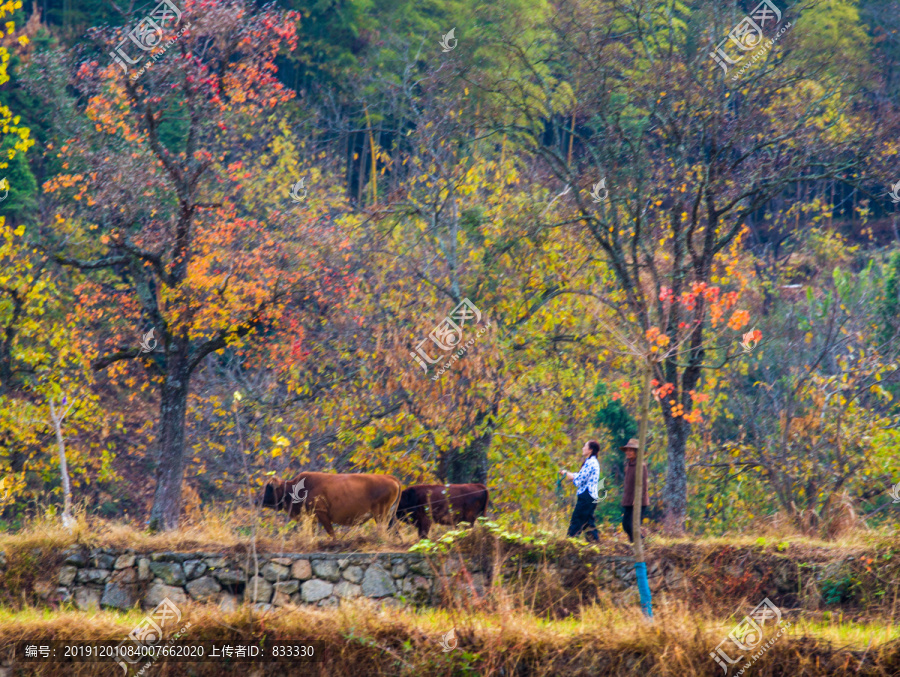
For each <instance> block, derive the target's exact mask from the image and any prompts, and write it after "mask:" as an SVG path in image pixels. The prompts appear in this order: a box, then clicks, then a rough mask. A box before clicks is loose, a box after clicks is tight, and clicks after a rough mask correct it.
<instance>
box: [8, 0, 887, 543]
mask: <svg viewBox="0 0 900 677" xmlns="http://www.w3.org/2000/svg"><path fill="white" fill-rule="evenodd" d="M173 2H174V4H176V5H177V7H178V8H179V10H180V13H181V16H180V18H179V19H178V22H177V23H176V22H173V23H170V24H166V25H165V26H164V31H163V32H164V34H165V42H164V43H160V47H158V49H157V51H156V52H154V54H156V55H157V56H158V58H156V57H154V58H155V60H154V61H152V63H150V60H149V59H148V63H150V65H149V66H148V67H145V68H140V71H143V72H140V73H139V66H140V64H138V65H136V66H130V68H129V70H128V71H124V70H123V68H121V67H120V66H119V65H117V64H116V63H115V62H114V60H113V57H112V56H110V53H111V52H112V51H113V50H114V49H115V47H116V45H117V44H120V43H121V41H122V40H123V39H125V38H126V35H127V34H128V32H129V31H131V30H132V29H133V27H135V26H138V24H139V22H141V21H142V19H143V18H144V17H145V16H147V15H148V14H149V13H150V12H151V10H153V9H154V7H156V6H157V5H158V3H153V2H151V3H149V4H146V5H138V4H136V3H134V2H133V1H132V2H130V3H129V4H126V3H124V2H121V1H120V0H119V1H117V2H113V1H112V0H108V1H104V0H83V1H81V2H78V3H75V2H72V1H71V0H64V2H55V1H48V0H44V1H43V2H40V3H35V4H34V5H32V6H31V7H28V6H23V5H22V3H21V2H12V1H11V2H8V3H7V4H6V5H3V10H4V11H5V12H6V17H5V20H6V21H10V22H12V23H11V24H7V25H6V28H5V31H3V35H0V45H2V47H3V54H4V56H3V64H2V67H3V72H4V73H5V74H4V75H3V76H2V77H0V80H2V81H3V84H2V86H0V103H2V106H3V108H2V110H0V116H2V117H3V128H2V144H3V148H4V150H6V151H7V152H6V153H5V154H4V155H5V156H4V157H3V158H2V163H0V164H3V165H5V167H3V168H0V172H2V174H3V177H4V178H5V179H6V182H7V185H8V196H7V197H6V199H4V200H3V201H2V202H0V216H2V217H3V219H4V223H3V226H2V229H0V230H2V240H0V325H2V327H0V520H2V521H0V524H2V525H3V526H4V527H5V528H7V529H11V528H16V527H17V525H19V524H20V523H21V521H22V520H23V519H24V518H25V517H27V516H28V515H31V514H35V513H46V512H47V511H50V512H51V514H53V513H54V511H56V514H62V513H63V511H64V510H66V508H67V503H68V501H67V500H66V495H67V494H70V496H71V502H72V503H73V504H74V506H75V508H76V509H77V508H78V507H79V506H81V509H84V510H86V511H87V512H88V513H90V514H96V515H99V516H105V517H110V518H112V517H114V518H116V519H123V518H124V519H126V520H134V521H135V522H137V523H139V524H141V525H143V524H145V523H147V524H150V525H151V526H152V527H154V528H162V529H168V528H172V527H174V526H176V525H177V523H178V520H179V519H180V518H182V517H184V516H186V515H191V514H194V513H196V512H197V511H198V510H200V509H201V508H202V507H204V506H205V507H210V506H212V507H219V508H221V507H224V506H229V505H236V504H239V503H241V502H246V501H247V498H248V495H250V494H251V493H253V492H255V491H256V488H258V487H259V486H260V485H261V483H262V482H263V481H264V480H265V479H266V477H267V476H269V475H271V474H273V473H274V474H277V475H279V476H283V475H292V474H294V473H296V472H298V471H300V470H304V469H309V470H336V471H339V472H386V473H391V474H394V475H395V476H396V477H398V478H399V479H400V480H401V481H403V482H404V483H415V482H426V481H436V480H437V481H442V482H468V481H479V482H485V483H486V484H487V485H488V486H489V487H490V489H491V492H492V502H493V504H494V506H495V509H496V510H497V511H498V512H500V513H503V514H508V515H511V516H514V517H516V518H517V519H520V520H522V521H534V520H536V519H537V518H538V515H539V514H540V513H541V512H542V511H544V510H546V509H547V508H548V507H550V508H552V507H554V506H559V505H560V501H561V498H560V492H558V490H557V469H558V467H559V466H560V465H564V466H566V467H568V468H569V469H570V470H575V469H577V458H578V457H577V452H578V450H580V449H581V446H582V444H583V443H584V440H586V439H590V438H594V437H595V438H597V439H599V440H601V443H602V445H603V448H604V450H603V452H602V453H601V457H602V461H601V465H602V468H603V470H604V472H606V473H607V474H606V488H608V489H609V490H610V491H609V499H608V500H607V501H605V502H604V503H602V504H601V505H600V510H601V512H602V514H604V515H606V516H608V517H610V518H613V519H617V516H618V514H619V508H618V500H619V497H620V495H621V494H620V492H621V482H622V474H623V469H622V462H623V459H622V455H621V453H620V452H619V451H618V447H619V446H620V445H621V444H623V443H624V442H625V441H626V440H628V439H629V438H631V437H635V436H636V435H637V430H638V427H637V420H638V418H639V410H640V404H641V395H642V384H643V383H644V378H645V377H646V378H647V379H648V380H649V382H650V383H651V387H652V390H653V392H652V396H651V397H650V400H649V401H650V422H649V437H650V441H649V446H648V454H649V456H648V459H649V465H650V498H651V504H652V505H651V519H652V520H653V522H655V523H658V524H660V525H665V526H666V528H667V529H669V530H671V531H672V532H675V533H678V532H680V531H682V530H687V531H688V532H691V533H696V534H701V533H723V532H726V531H732V532H734V531H740V530H742V529H744V528H746V527H747V525H749V524H751V523H752V522H753V521H754V520H757V519H760V518H763V517H771V516H774V515H778V516H779V518H783V519H784V520H787V521H789V522H791V523H793V524H794V525H795V526H797V527H799V528H802V529H806V530H810V531H811V532H818V533H822V534H825V535H827V534H829V533H831V532H833V531H834V529H836V528H837V527H836V526H835V525H836V524H838V523H839V522H841V520H846V518H847V516H848V515H851V514H852V515H856V516H857V517H862V518H864V519H865V520H866V522H867V523H868V524H869V525H876V524H879V523H883V522H885V521H891V520H893V519H896V516H897V514H898V513H897V511H898V506H897V505H895V504H894V502H893V501H892V496H891V493H890V492H891V488H892V485H894V484H896V483H898V482H900V431H898V429H897V426H898V414H900V408H898V404H897V401H896V400H897V398H898V397H900V385H898V373H897V364H898V346H900V342H898V332H900V230H898V210H900V204H898V202H900V198H898V199H897V200H896V201H894V200H893V199H892V198H891V196H890V192H891V190H892V187H893V186H894V184H898V182H900V158H898V154H900V115H898V113H900V13H898V12H897V11H896V4H895V3H893V2H889V1H888V0H821V1H818V2H816V1H815V0H810V1H808V2H793V1H790V2H788V1H787V0H778V2H777V3H776V5H777V7H778V8H779V9H780V11H781V12H782V13H783V17H782V19H781V22H780V23H779V26H783V25H784V24H787V23H790V27H789V28H788V29H787V30H786V31H784V33H783V34H782V35H781V36H780V37H779V38H778V41H777V42H776V43H775V44H774V45H773V47H772V48H771V50H769V51H768V53H766V54H765V56H764V57H763V58H760V59H758V60H757V61H756V62H755V63H753V64H751V65H749V66H748V67H747V68H746V70H744V71H741V68H742V67H743V66H744V65H745V64H747V63H748V61H749V57H747V58H745V60H744V61H742V62H741V63H740V64H738V65H733V66H731V67H730V69H729V71H728V72H727V73H726V72H724V70H723V68H722V67H720V66H719V65H717V64H716V63H715V61H714V60H713V59H712V58H711V56H710V52H711V51H712V50H713V49H714V48H715V45H716V44H719V43H720V42H721V40H722V39H723V38H725V37H726V36H727V35H728V32H729V31H731V30H732V28H733V27H735V26H736V25H738V24H739V23H740V22H741V20H742V19H743V18H744V17H745V16H746V15H748V14H749V13H750V12H751V11H752V10H753V9H754V7H756V6H757V5H758V4H759V3H758V2H757V1H756V0H754V1H753V2H733V1H729V2H715V1H713V0H701V1H697V2H681V1H679V0H599V1H598V0H592V1H591V2H588V1H587V0H559V1H558V2H553V3H551V2H546V1H545V0H498V1H497V2H490V3H477V2H469V1H468V0H448V1H446V2H405V1H399V2H398V1H396V0H394V1H391V2H388V1H386V0H335V1H334V2H328V3H322V2H309V1H307V0H281V1H280V2H276V3H272V4H268V5H257V4H253V3H251V2H245V1H242V0H234V1H232V0H200V1H194V0H177V1H174V0H173ZM186 25H189V28H187V29H185V28H184V27H185V26H186ZM770 25H771V22H770ZM776 28H777V27H776ZM451 29H452V30H453V35H452V36H450V38H449V39H448V37H447V36H448V33H449V32H450V31H451ZM778 30H780V29H778ZM765 32H766V38H767V39H768V38H772V37H773V36H774V35H775V34H776V33H777V30H776V29H775V28H772V29H770V28H769V27H768V26H767V27H766V29H765ZM176 36H177V37H176ZM170 40H172V42H170ZM451 45H452V47H451ZM134 51H135V50H134V49H132V50H131V52H132V53H134ZM146 54H151V52H147V53H146ZM138 73H139V74H138ZM735 76H736V77H735ZM301 179H302V184H300V183H299V182H300V180H301ZM292 191H293V195H294V197H292ZM894 192H895V193H900V184H898V188H897V189H894ZM465 300H468V302H469V303H470V304H472V305H473V306H475V307H477V309H478V311H479V315H480V317H479V318H477V319H476V318H474V317H469V324H466V325H465V326H464V328H463V334H462V339H461V343H466V342H467V341H469V340H470V339H472V338H475V340H474V342H472V343H471V344H470V346H469V347H468V349H467V351H466V352H465V354H464V355H462V356H460V357H459V359H457V360H456V361H453V362H452V364H449V366H448V367H447V368H446V371H445V372H444V373H442V374H440V375H438V371H439V366H440V365H439V363H438V357H440V358H441V359H440V362H449V355H450V354H451V353H450V352H449V351H447V352H443V353H442V352H441V350H440V349H439V348H438V347H437V344H436V343H435V342H434V341H433V340H426V339H427V338H428V337H429V335H430V334H431V333H432V330H434V329H435V328H436V327H438V326H439V325H441V323H442V322H443V321H444V319H445V318H447V317H448V316H450V315H451V314H452V313H453V311H454V310H455V309H457V308H459V307H460V304H463V303H464V301H465ZM445 326H446V325H445ZM151 330H152V332H153V333H152V335H151V334H150V332H151ZM445 337H449V338H448V341H447V345H448V346H452V345H454V341H455V340H456V339H458V338H459V336H458V334H457V335H452V332H451V334H445ZM423 340H426V342H425V344H422V341H423ZM742 343H743V345H742ZM421 346H424V347H423V350H422V352H425V353H426V354H427V355H428V356H429V357H428V359H427V361H428V362H429V363H428V364H426V360H425V359H419V356H421V352H419V353H417V352H416V351H417V348H419V347H421ZM431 360H434V361H435V362H434V363H431ZM651 379H652V380H651ZM182 478H183V481H182ZM67 488H68V491H67ZM248 488H250V489H251V490H252V491H251V492H248ZM563 496H564V497H565V498H566V499H568V498H570V497H571V495H570V494H564V495H563Z"/></svg>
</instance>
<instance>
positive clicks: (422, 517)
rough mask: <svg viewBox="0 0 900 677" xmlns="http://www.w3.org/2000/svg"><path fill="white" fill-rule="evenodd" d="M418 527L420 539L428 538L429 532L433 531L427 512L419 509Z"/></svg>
mask: <svg viewBox="0 0 900 677" xmlns="http://www.w3.org/2000/svg"><path fill="white" fill-rule="evenodd" d="M417 517H418V519H417V520H416V525H417V526H418V527H419V538H428V532H429V531H431V518H430V517H429V516H428V511H427V510H422V509H421V508H419V514H418V515H417Z"/></svg>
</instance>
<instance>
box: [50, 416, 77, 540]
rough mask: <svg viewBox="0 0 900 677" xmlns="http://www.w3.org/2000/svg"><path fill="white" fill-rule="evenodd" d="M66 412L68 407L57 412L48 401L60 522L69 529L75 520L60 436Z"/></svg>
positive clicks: (67, 465)
mask: <svg viewBox="0 0 900 677" xmlns="http://www.w3.org/2000/svg"><path fill="white" fill-rule="evenodd" d="M70 406H71V405H70ZM68 411H69V407H66V408H65V409H64V410H63V411H61V412H57V410H56V406H55V405H54V404H53V400H52V399H51V400H50V418H51V419H52V421H53V429H54V430H55V431H56V445H57V448H58V450H59V473H60V475H61V476H62V485H63V514H62V522H63V526H64V527H66V528H67V529H68V528H71V527H72V525H73V524H74V523H75V519H74V518H73V517H72V484H71V482H70V481H69V464H68V463H66V443H65V440H64V439H63V434H62V422H63V418H65V416H66V413H67V412H68Z"/></svg>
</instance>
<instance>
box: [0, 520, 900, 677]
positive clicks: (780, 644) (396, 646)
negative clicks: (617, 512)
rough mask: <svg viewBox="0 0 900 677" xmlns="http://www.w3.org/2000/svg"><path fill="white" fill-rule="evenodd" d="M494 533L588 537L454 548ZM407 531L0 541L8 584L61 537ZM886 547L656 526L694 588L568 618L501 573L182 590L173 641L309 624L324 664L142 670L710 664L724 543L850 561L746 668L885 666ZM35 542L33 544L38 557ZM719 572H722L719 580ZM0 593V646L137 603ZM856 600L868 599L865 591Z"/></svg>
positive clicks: (376, 542) (684, 667) (354, 532)
mask: <svg viewBox="0 0 900 677" xmlns="http://www.w3.org/2000/svg"><path fill="white" fill-rule="evenodd" d="M507 532H509V534H510V535H509V538H506V537H505V536H503V537H501V538H499V539H497V540H499V541H503V542H504V544H505V545H506V546H507V547H508V548H510V549H513V548H515V547H520V546H521V545H522V543H523V542H528V543H533V542H534V541H535V540H540V539H543V540H544V542H549V543H552V544H554V545H555V547H558V548H560V547H566V548H573V547H574V548H578V549H582V550H587V549H588V546H587V545H586V544H584V543H582V542H580V541H574V542H573V541H566V539H564V538H561V536H562V533H561V532H562V530H561V528H554V525H552V524H551V525H546V524H545V525H538V526H535V525H527V524H508V523H507V524H504V525H503V527H502V528H500V530H499V532H498V531H497V530H496V529H495V531H494V532H490V533H489V532H488V530H486V529H484V528H482V527H479V528H478V529H475V530H473V531H472V532H471V537H469V536H466V537H465V538H464V539H463V540H460V541H457V543H456V544H455V545H454V547H460V548H461V549H465V548H476V549H477V548H484V547H487V546H486V541H485V539H487V538H494V537H495V536H496V534H497V533H501V534H506V533H507ZM513 532H515V533H513ZM442 535H445V536H446V535H448V529H447V528H446V527H437V528H435V530H434V532H433V533H432V539H433V540H435V541H439V540H440V538H441V536H442ZM528 538H531V539H532V540H531V541H528V540H527V539H528ZM416 542H417V538H416V536H415V534H414V532H413V530H412V529H410V528H406V527H403V528H401V529H399V530H396V531H391V532H385V531H383V530H379V529H377V528H376V527H375V526H374V525H372V524H369V525H363V526H361V527H356V528H353V529H348V530H344V531H343V532H342V534H341V539H340V540H339V541H332V540H331V539H330V538H328V537H327V536H324V535H320V534H317V533H316V530H315V527H314V525H313V524H312V522H311V521H310V520H304V521H301V522H300V523H298V524H295V525H287V524H285V522H284V521H283V520H281V519H279V516H277V515H273V514H268V515H267V514H263V515H262V516H259V515H255V514H253V513H251V512H245V513H241V512H236V513H225V514H221V513H220V514H208V515H206V516H204V518H203V519H201V520H196V521H194V522H193V523H191V524H187V525H186V526H185V527H184V528H183V529H180V530H178V531H175V532H170V533H164V534H151V533H148V532H146V531H144V530H142V529H141V528H139V527H138V526H135V525H131V524H126V523H121V522H110V521H104V520H99V519H95V518H92V519H86V518H85V517H84V516H81V517H80V518H79V520H78V523H77V525H76V526H75V527H74V528H73V529H72V530H71V531H69V530H66V529H63V528H62V527H61V526H60V525H59V524H58V521H57V520H49V519H36V520H32V521H31V522H29V523H28V524H27V525H26V526H25V528H23V529H21V530H20V531H18V532H17V533H15V534H0V552H3V553H4V555H3V556H4V558H5V559H6V560H7V562H8V563H9V565H8V568H7V572H6V574H5V576H4V585H5V587H6V589H7V593H8V592H9V591H10V590H13V589H15V586H17V585H18V586H20V587H21V589H25V588H26V587H27V585H26V583H27V582H28V581H32V580H34V579H35V578H36V577H37V578H39V577H42V576H43V577H47V576H52V575H53V572H54V571H55V567H57V566H58V562H57V561H56V560H55V559H54V558H53V553H57V552H59V551H61V550H62V549H63V548H65V547H68V546H69V545H72V544H74V543H79V544H84V545H88V546H91V547H100V546H103V547H115V548H131V549H134V550H136V551H139V552H150V551H203V552H246V553H248V554H250V553H252V552H253V551H254V550H256V551H257V552H313V551H328V550H331V551H337V550H341V551H355V552H360V551H363V552H366V551H369V552H376V551H402V550H407V549H408V548H409V547H410V546H412V545H413V544H414V543H416ZM487 545H490V544H487ZM591 548H592V549H591V552H594V553H596V554H604V555H618V556H627V555H629V554H630V553H631V550H630V547H629V546H628V544H627V542H625V541H623V539H622V538H621V537H619V536H614V535H613V534H612V533H611V532H607V533H605V534H604V539H603V540H602V541H601V543H600V544H599V545H597V546H591ZM557 552H558V550H557ZM898 552H900V544H898V541H897V538H896V535H895V534H893V533H889V532H877V531H863V530H854V531H851V532H847V533H845V534H844V535H843V536H841V537H840V538H839V539H836V540H832V541H825V540H820V539H815V538H810V537H806V536H802V535H800V534H796V533H790V532H785V531H777V530H769V531H767V532H762V531H759V530H757V531H755V532H752V535H747V534H742V535H728V536H723V537H720V538H704V539H697V538H683V539H669V538H665V537H663V536H661V535H659V534H656V533H653V532H652V531H651V533H650V535H649V538H648V554H650V555H651V556H652V555H653V554H654V553H665V554H666V556H668V557H675V558H677V557H683V558H688V559H690V560H691V561H692V562H693V561H695V562H696V569H695V571H689V572H687V573H688V576H689V578H690V579H691V582H692V584H693V587H694V588H695V589H697V590H698V591H699V592H700V593H702V594H699V595H694V596H690V595H688V596H686V597H685V598H676V597H671V596H670V597H664V596H660V597H658V598H657V599H656V600H655V608H654V612H655V617H654V620H653V622H652V623H651V622H648V621H646V620H645V619H644V618H643V617H642V616H641V615H640V613H639V612H638V610H637V607H636V606H627V605H626V606H622V605H621V604H619V603H614V602H613V600H612V598H611V597H610V596H607V595H604V594H601V595H600V596H599V597H597V598H596V599H593V600H592V601H591V602H590V603H589V604H585V605H583V606H581V607H580V608H577V610H576V611H575V613H572V614H571V615H569V616H568V617H560V615H559V614H553V613H547V612H546V611H545V610H544V609H540V608H538V607H537V606H535V604H534V602H533V599H534V598H533V597H530V596H529V595H528V594H524V593H523V591H522V590H518V589H513V588H506V587H504V585H500V586H494V587H493V588H492V589H491V591H490V594H489V595H488V596H487V597H486V598H485V599H484V600H483V601H482V602H481V603H479V604H478V605H472V604H465V605H460V606H456V607H452V608H440V609H427V608H426V609H419V610H413V609H408V610H400V609H396V608H392V607H388V608H382V607H380V606H379V605H377V604H375V603H372V602H365V601H361V602H357V603H354V604H348V605H345V606H342V607H341V608H339V609H311V608H306V607H304V608H295V607H283V608H279V609H277V610H275V611H261V610H258V609H255V608H253V607H250V606H244V607H241V608H239V609H238V610H237V611H234V612H225V611H222V610H220V609H218V608H217V607H214V606H211V605H201V604H191V603H189V604H187V605H186V606H185V608H184V609H183V613H184V620H185V621H188V620H189V621H190V622H191V624H192V625H191V627H190V629H189V631H188V633H187V634H186V636H185V637H184V638H183V639H184V641H202V640H234V641H236V640H242V641H260V640H273V639H312V640H316V641H317V642H319V643H320V646H321V647H322V651H323V655H324V656H325V657H326V658H325V660H324V661H323V662H321V663H312V664H304V665H302V666H300V665H297V666H293V667H287V666H285V665H283V664H251V663H232V664H223V663H165V664H164V663H162V662H159V663H157V664H155V665H154V666H153V667H152V673H151V674H158V675H171V676H175V675H178V676H180V675H193V676H197V677H201V676H206V675H228V674H242V675H244V676H245V677H259V676H261V675H276V674H277V675H283V674H304V675H329V676H331V677H341V676H343V675H348V676H350V675H353V676H354V677H356V676H358V675H421V674H428V675H434V676H438V675H659V676H661V677H663V676H664V677H668V676H675V675H678V676H679V677H680V676H682V675H720V674H722V670H721V668H720V667H719V666H718V665H716V664H715V663H714V662H713V660H712V659H711V658H710V652H711V651H713V649H714V648H715V647H716V646H717V645H718V644H719V643H720V642H721V641H722V640H723V639H725V637H726V636H727V634H728V633H729V632H730V631H731V630H732V628H734V626H735V625H736V624H737V623H738V622H739V621H740V619H741V618H742V617H743V615H744V614H745V613H747V612H748V611H749V610H750V608H752V607H753V606H754V605H755V604H756V603H757V602H758V601H759V599H756V598H755V597H754V596H753V595H752V594H750V593H748V592H747V589H745V588H740V587H728V585H727V583H728V582H727V581H720V580H716V579H709V580H710V581H711V582H710V583H709V584H707V583H705V581H706V580H707V579H704V578H703V577H702V575H701V573H700V572H702V570H703V566H704V565H705V564H708V563H709V562H711V561H713V560H715V558H716V557H718V556H720V555H721V554H722V553H730V554H732V555H734V554H735V553H737V555H739V556H740V557H741V558H743V560H744V561H753V562H756V563H757V564H759V563H762V564H763V565H764V566H765V565H767V563H768V562H769V561H771V562H773V563H776V562H777V563H780V564H784V562H785V561H788V562H790V561H791V560H796V561H797V562H798V565H797V566H798V567H799V566H804V565H805V563H809V562H832V561H846V562H849V563H850V565H852V566H853V567H855V568H853V569H852V571H853V572H855V573H853V574H852V576H853V577H854V578H853V580H854V583H853V585H854V586H856V587H853V586H851V588H850V589H851V591H852V592H853V596H852V597H851V598H850V600H849V601H846V602H841V603H833V604H817V605H807V604H805V603H804V604H801V605H799V606H798V608H786V607H782V609H783V611H784V617H785V619H787V620H789V621H790V622H791V626H790V627H789V628H788V629H787V630H786V632H785V633H784V635H783V636H781V637H780V638H779V639H778V640H777V641H775V642H774V644H773V645H772V646H771V647H770V648H768V650H767V651H766V652H765V653H764V654H763V655H762V656H761V657H760V658H759V659H758V660H757V661H756V662H755V663H754V664H753V665H752V667H750V668H749V669H748V670H747V672H746V673H745V674H752V675H760V676H762V675H879V676H887V675H897V674H900V628H898V626H897V624H896V619H897V613H898V600H897V587H898V586H897V584H898V580H897V579H898V578H900V577H898V575H897V569H896V567H895V564H896V559H897V558H896V557H894V554H895V553H898ZM38 553H42V555H41V556H40V557H38ZM748 558H749V559H748ZM879 558H880V559H879ZM876 560H878V561H876ZM16 563H18V564H16ZM23 563H25V564H23ZM26 564H27V566H26ZM850 565H848V566H850ZM773 566H775V564H773ZM29 577H30V578H29ZM719 584H724V587H721V588H719V587H716V585H719ZM810 584H811V585H813V590H814V592H815V594H818V595H820V597H821V596H822V595H823V594H825V593H824V592H823V591H824V590H825V589H826V588H825V582H823V581H818V582H817V581H815V580H814V579H813V578H810ZM882 584H884V585H882ZM722 591H724V592H722ZM720 593H721V594H720ZM5 599H6V604H5V606H4V605H0V654H2V655H3V656H8V655H9V652H10V651H11V648H12V645H13V643H14V642H17V641H22V640H24V639H28V640H29V641H30V640H34V641H40V640H50V639H65V640H76V639H77V640H87V639H92V640H114V641H119V640H121V639H122V638H123V637H124V636H126V635H127V634H128V633H129V632H130V631H131V630H132V629H133V628H134V627H135V626H136V625H137V624H138V623H139V622H140V621H141V619H142V618H143V617H144V613H143V612H141V611H139V610H133V611H130V612H127V613H121V612H113V611H107V610H104V611H94V612H81V611H76V610H74V609H72V608H71V607H70V606H66V605H64V606H62V607H56V608H43V607H40V606H35V602H34V598H33V597H28V596H27V595H24V594H16V595H9V594H7V596H6V598H5ZM804 599H806V598H804ZM868 600H873V601H874V602H877V603H871V604H870V603H869V601H868ZM451 630H453V631H454V632H455V636H456V638H457V639H458V646H456V648H454V649H453V650H451V651H446V652H445V651H443V649H442V646H441V644H440V640H441V638H442V637H443V636H444V635H445V634H446V633H448V632H449V631H451ZM767 638H768V636H767ZM744 662H745V661H742V662H741V665H743V663H744ZM286 670H287V671H286ZM32 674H33V675H47V676H50V675H74V676H78V675H114V674H121V669H120V668H118V667H117V666H115V665H112V664H107V665H105V664H93V663H81V664H74V665H60V664H56V665H49V666H34V665H33V664H32V665H29V666H22V665H21V664H20V665H19V666H11V665H10V664H8V663H3V664H2V665H0V677H12V676H13V675H32Z"/></svg>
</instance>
